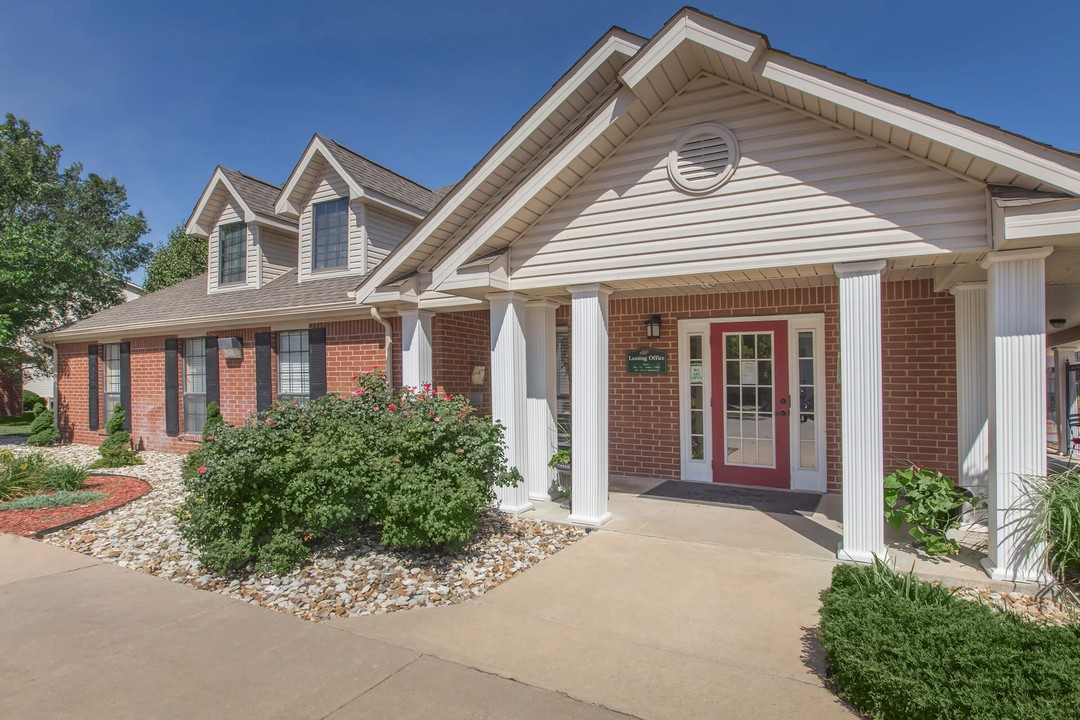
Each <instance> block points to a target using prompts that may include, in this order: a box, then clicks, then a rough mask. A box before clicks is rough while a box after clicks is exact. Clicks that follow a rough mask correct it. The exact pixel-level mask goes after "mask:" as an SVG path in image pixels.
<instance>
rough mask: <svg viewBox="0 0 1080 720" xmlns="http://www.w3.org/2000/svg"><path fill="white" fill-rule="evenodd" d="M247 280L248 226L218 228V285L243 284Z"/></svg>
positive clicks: (238, 224)
mask: <svg viewBox="0 0 1080 720" xmlns="http://www.w3.org/2000/svg"><path fill="white" fill-rule="evenodd" d="M246 278H247V226H246V225H245V224H244V223H232V224H231V225H222V226H221V227H219V228H218V285H232V284H234V283H242V282H244V280H245V279H246Z"/></svg>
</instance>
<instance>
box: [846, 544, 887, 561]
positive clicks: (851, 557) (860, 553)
mask: <svg viewBox="0 0 1080 720" xmlns="http://www.w3.org/2000/svg"><path fill="white" fill-rule="evenodd" d="M874 558H877V559H878V560H881V561H882V562H886V563H887V562H889V550H888V548H886V549H885V552H884V553H882V554H881V555H878V554H877V553H872V552H868V551H866V550H854V551H850V552H849V551H847V550H845V549H844V543H843V542H841V543H840V544H839V545H837V546H836V559H837V560H840V561H842V562H847V563H855V564H856V565H873V564H874Z"/></svg>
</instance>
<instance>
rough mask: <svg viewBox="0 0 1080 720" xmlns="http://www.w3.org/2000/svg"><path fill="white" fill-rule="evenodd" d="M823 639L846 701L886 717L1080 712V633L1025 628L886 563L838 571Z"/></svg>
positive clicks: (931, 719)
mask: <svg viewBox="0 0 1080 720" xmlns="http://www.w3.org/2000/svg"><path fill="white" fill-rule="evenodd" d="M890 576H892V577H890ZM819 637H820V639H821V644H822V646H823V647H824V648H825V653H826V656H827V658H828V662H829V665H830V666H831V668H832V672H833V679H834V680H835V682H836V684H837V686H838V689H839V694H840V696H841V697H843V698H844V699H845V700H847V701H848V702H850V703H851V704H852V705H854V706H855V707H857V708H858V709H859V710H861V711H863V712H864V713H867V714H869V715H870V716H871V717H874V718H876V719H877V720H894V719H895V720H899V719H903V720H923V719H925V720H953V719H955V720H991V719H993V720H999V719H1001V718H1067V717H1076V716H1077V715H1076V713H1077V708H1080V628H1077V627H1057V626H1043V625H1038V624H1035V623H1032V622H1025V621H1023V620H1020V619H1019V618H1018V617H1016V616H1014V615H1013V614H1011V613H999V612H995V611H994V610H992V609H990V608H988V607H985V606H983V605H979V604H976V603H973V602H968V601H966V600H961V599H959V598H956V597H953V596H952V595H951V594H950V593H949V592H948V591H946V590H944V589H941V588H939V587H937V586H934V585H931V584H930V583H927V582H925V581H922V580H918V579H915V578H904V577H898V576H896V575H895V573H892V571H891V570H888V569H887V568H883V567H881V566H879V567H877V568H875V567H851V566H848V565H839V566H837V567H836V568H834V569H833V580H832V585H831V587H830V589H829V590H828V591H826V593H825V594H824V600H823V604H822V608H821V626H820V630H819Z"/></svg>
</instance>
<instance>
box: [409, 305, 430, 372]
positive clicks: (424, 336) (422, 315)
mask: <svg viewBox="0 0 1080 720" xmlns="http://www.w3.org/2000/svg"><path fill="white" fill-rule="evenodd" d="M432 314H433V313H431V312H428V311H427V310H403V311H402V312H401V384H402V385H404V386H405V387H415V388H422V387H423V385H424V383H429V382H431V317H432Z"/></svg>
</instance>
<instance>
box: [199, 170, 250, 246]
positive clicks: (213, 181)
mask: <svg viewBox="0 0 1080 720" xmlns="http://www.w3.org/2000/svg"><path fill="white" fill-rule="evenodd" d="M220 186H224V189H225V191H226V192H228V193H229V195H230V196H232V199H233V200H235V201H236V204H237V205H239V206H240V209H241V210H242V211H243V213H244V222H253V221H254V220H255V213H254V212H252V211H251V208H250V207H248V205H247V203H245V202H244V199H243V198H242V197H240V193H238V192H236V188H235V187H233V184H232V183H231V182H229V178H227V177H226V176H225V173H224V172H222V171H221V166H220V165H219V166H218V167H216V168H214V174H213V175H211V176H210V182H208V183H207V184H206V189H205V190H203V193H202V195H201V196H200V197H199V202H198V203H197V204H196V205H195V209H194V210H192V211H191V217H190V218H188V221H187V225H185V226H184V232H186V233H187V234H189V235H196V236H198V237H202V238H208V237H210V232H211V231H212V230H213V225H214V223H215V222H216V221H217V217H213V218H204V217H203V215H205V214H206V206H207V205H208V204H209V203H210V200H211V198H213V197H214V194H215V193H216V192H217V191H218V189H219V187H220Z"/></svg>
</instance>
